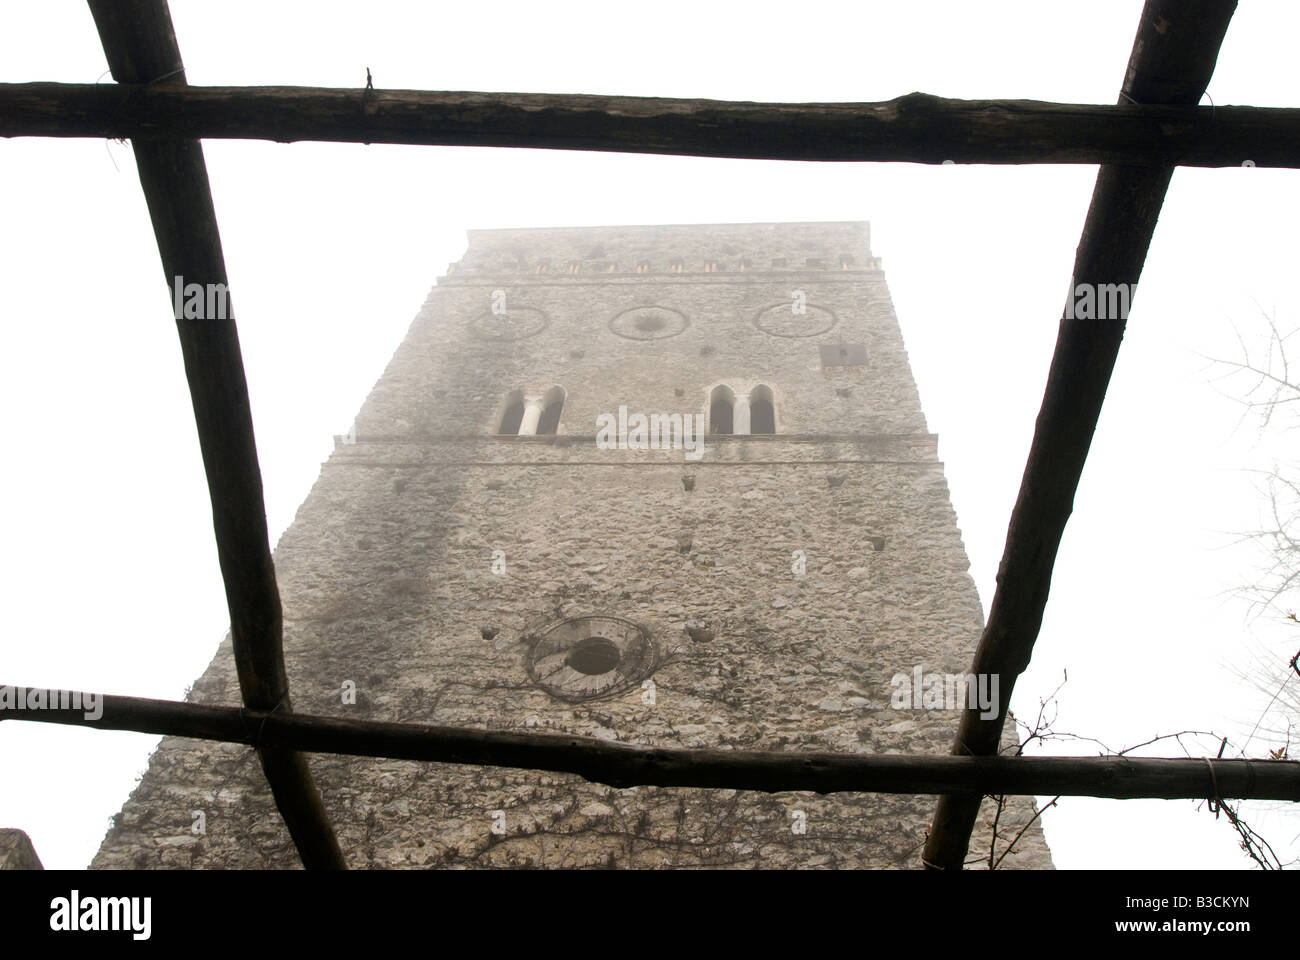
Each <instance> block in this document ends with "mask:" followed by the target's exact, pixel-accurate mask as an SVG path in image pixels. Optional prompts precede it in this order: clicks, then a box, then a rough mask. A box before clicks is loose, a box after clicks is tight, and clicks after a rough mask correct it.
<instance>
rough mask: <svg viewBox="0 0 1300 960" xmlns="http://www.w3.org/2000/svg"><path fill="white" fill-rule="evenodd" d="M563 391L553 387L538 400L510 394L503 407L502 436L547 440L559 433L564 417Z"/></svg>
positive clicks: (521, 392)
mask: <svg viewBox="0 0 1300 960" xmlns="http://www.w3.org/2000/svg"><path fill="white" fill-rule="evenodd" d="M564 398H565V392H564V388H563V387H561V386H554V387H551V389H549V390H547V391H546V393H545V394H544V395H543V396H541V397H526V396H524V393H523V391H522V390H511V391H510V392H509V393H508V394H506V398H505V403H504V404H503V405H502V412H501V421H500V426H499V427H498V429H497V434H498V435H501V436H510V437H513V436H520V437H531V436H534V435H536V436H549V435H554V434H555V433H556V432H558V431H559V429H560V415H561V414H562V413H564Z"/></svg>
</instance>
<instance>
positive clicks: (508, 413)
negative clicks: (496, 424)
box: [497, 390, 524, 437]
mask: <svg viewBox="0 0 1300 960" xmlns="http://www.w3.org/2000/svg"><path fill="white" fill-rule="evenodd" d="M523 421H524V395H523V394H522V393H520V392H519V391H518V390H512V391H510V393H509V394H508V395H507V396H506V406H505V412H504V413H502V414H501V427H500V429H498V430H497V433H498V434H501V435H502V436H510V437H513V436H516V435H518V433H519V424H521V423H523Z"/></svg>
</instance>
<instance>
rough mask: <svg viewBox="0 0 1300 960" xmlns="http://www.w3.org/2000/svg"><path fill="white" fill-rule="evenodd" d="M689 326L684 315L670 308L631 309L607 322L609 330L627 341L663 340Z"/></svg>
mask: <svg viewBox="0 0 1300 960" xmlns="http://www.w3.org/2000/svg"><path fill="white" fill-rule="evenodd" d="M689 324H690V321H689V320H687V319H686V315H685V314H684V313H681V312H679V311H677V310H674V309H672V308H671V307H633V308H632V309H630V310H624V311H623V312H622V313H620V314H619V315H618V316H616V317H615V318H614V319H613V320H611V321H609V329H610V330H612V331H614V333H616V334H618V335H619V336H620V337H626V338H627V339H628V340H663V339H666V338H667V337H675V336H677V334H679V333H681V332H682V331H683V330H685V329H686V327H687V326H688V325H689Z"/></svg>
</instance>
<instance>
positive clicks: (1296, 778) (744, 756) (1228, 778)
mask: <svg viewBox="0 0 1300 960" xmlns="http://www.w3.org/2000/svg"><path fill="white" fill-rule="evenodd" d="M59 693H60V691H45V692H44V694H43V700H42V701H41V702H43V703H45V704H50V703H58V702H59V700H58V697H57V695H58V694H59ZM81 696H82V700H81V701H80V703H81V706H80V707H79V708H78V709H0V720H35V721H42V722H46V723H60V724H72V725H76V726H83V727H93V728H95V729H98V730H136V731H139V732H142V733H157V734H164V735H167V736H175V737H190V738H194V739H199V740H219V741H225V742H228V743H242V744H246V745H249V746H254V745H258V746H260V747H261V748H262V749H267V748H276V749H279V750H283V751H308V752H314V753H334V754H347V755H349V756H360V757H384V758H388V759H392V760H422V761H432V762H436V763H463V764H470V765H474V766H486V767H510V768H514V769H522V770H542V771H551V772H558V773H573V774H577V775H578V776H580V777H583V778H584V779H586V780H590V781H593V782H595V783H605V784H609V785H610V786H613V787H620V788H621V787H633V786H659V787H708V788H717V789H726V790H758V791H764V792H768V793H775V792H778V791H787V790H810V791H813V792H815V793H845V792H861V793H904V794H918V793H919V794H939V793H951V792H954V791H964V792H968V793H969V795H970V796H971V798H972V799H973V800H974V801H976V802H978V800H979V799H980V798H981V797H982V796H984V795H986V794H994V795H998V794H1004V795H1057V794H1060V795H1061V796H1086V797H1110V798H1114V799H1135V798H1142V797H1146V798H1163V799H1168V800H1173V799H1214V798H1216V797H1218V798H1222V799H1225V800H1226V799H1243V800H1244V799H1260V800H1300V761H1287V760H1201V759H1190V760H1189V759H1150V758H1135V757H1001V756H991V757H958V756H949V755H943V754H939V755H935V756H907V755H887V756H870V755H863V754H839V753H785V752H763V751H755V750H713V749H700V750H687V749H681V748H657V747H641V746H633V745H630V744H623V743H611V742H609V741H606V740H597V739H594V738H590V739H589V738H585V737H570V736H557V735H554V734H543V733H503V732H494V731H488V730H472V729H463V728H457V727H435V726H428V725H424V724H414V723H384V722H378V721H366V720H345V719H340V718H337V717H319V716H311V715H307V714H300V713H279V712H275V713H271V712H266V711H258V710H241V709H240V708H238V707H218V706H205V705H202V704H194V703H179V702H174V701H170V700H148V699H143V698H140V697H117V696H106V695H100V694H94V695H90V696H92V697H93V698H94V699H91V700H87V699H85V698H86V696H87V695H85V694H82V695H81ZM23 702H24V703H25V704H30V703H33V702H36V701H35V699H34V698H33V697H32V696H31V695H30V693H24V697H23ZM63 702H64V703H67V702H69V700H64V701H63ZM87 705H93V709H88V708H87Z"/></svg>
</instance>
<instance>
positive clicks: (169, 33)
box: [90, 0, 344, 868]
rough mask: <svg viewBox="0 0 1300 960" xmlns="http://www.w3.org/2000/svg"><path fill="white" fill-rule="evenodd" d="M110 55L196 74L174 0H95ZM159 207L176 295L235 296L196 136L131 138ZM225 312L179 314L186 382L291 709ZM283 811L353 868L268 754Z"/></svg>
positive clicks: (247, 648)
mask: <svg viewBox="0 0 1300 960" xmlns="http://www.w3.org/2000/svg"><path fill="white" fill-rule="evenodd" d="M90 9H91V13H92V14H93V15H94V18H95V25H96V27H97V28H98V30H99V36H100V41H101V43H102V44H103V47H104V54H105V56H106V57H107V58H108V64H109V68H110V69H111V70H112V73H113V79H114V80H117V81H118V82H119V83H131V84H158V85H164V84H170V85H175V86H183V85H184V83H185V71H184V67H183V66H182V64H181V56H180V50H179V48H178V47H177V44H176V37H175V34H174V32H173V30H172V23H171V14H170V13H169V11H168V9H167V4H166V3H165V2H164V0H90ZM132 147H133V149H134V151H135V158H136V166H137V167H138V168H139V173H140V186H141V187H142V188H143V190H144V195H145V199H146V201H147V202H148V204H149V216H150V218H151V219H152V221H153V228H154V234H155V236H156V238H157V241H158V252H159V254H161V256H162V265H163V274H164V276H165V278H166V281H167V286H166V289H167V295H168V300H169V301H172V300H173V284H174V283H176V282H177V278H183V282H184V283H185V284H189V283H197V284H199V285H200V286H201V287H202V288H203V289H204V290H206V289H208V285H210V284H220V285H221V287H220V289H221V290H225V289H226V284H227V278H226V265H225V258H224V256H223V254H222V250H221V237H220V235H219V233H218V231H217V218H216V213H215V212H214V210H213V206H212V192H211V190H210V189H209V186H208V172H207V166H206V165H205V163H204V161H203V148H202V146H201V145H200V144H199V142H198V141H197V140H186V139H175V138H173V139H166V140H147V139H146V140H136V141H134V142H133V143H132ZM225 306H226V309H225V310H224V311H222V313H221V315H220V316H215V317H205V318H204V319H188V320H187V319H182V318H177V321H176V328H177V331H178V333H179V334H180V340H181V352H182V355H183V357H184V362H185V375H186V378H187V379H188V381H189V387H190V398H191V401H192V404H193V408H194V420H195V423H196V424H197V427H198V435H199V446H200V448H201V450H202V454H203V467H204V471H205V472H206V474H207V479H208V491H209V494H210V497H211V501H212V522H213V527H214V529H215V532H216V541H217V557H218V560H219V562H220V565H221V575H222V578H223V579H224V581H225V587H226V605H227V608H228V609H229V611H230V630H231V635H232V639H233V642H234V653H235V662H236V664H237V667H238V672H239V685H240V689H241V691H242V693H243V698H244V703H245V704H246V705H248V706H249V707H252V708H255V709H258V710H267V711H271V710H280V711H288V710H289V709H290V701H289V683H288V679H287V678H286V676H285V671H284V653H283V648H282V644H281V640H282V637H281V631H282V619H281V612H280V594H279V591H278V590H277V588H276V583H275V568H274V567H273V565H272V563H271V549H270V544H269V540H268V537H267V530H266V507H265V504H264V502H263V499H262V475H261V470H260V469H259V467H258V462H257V447H256V443H255V442H254V438H253V417H252V411H251V408H250V405H249V400H248V385H247V382H246V380H245V377H244V363H243V359H242V357H241V354H240V350H239V334H238V331H237V330H236V329H235V319H234V311H233V309H232V308H230V305H229V302H228V301H227V302H226V304H225ZM259 756H260V758H261V762H262V768H263V770H264V771H265V772H266V777H267V780H268V781H269V783H270V785H271V791H272V793H273V794H274V796H275V801H276V805H277V806H278V807H279V809H280V813H281V815H282V816H283V817H284V820H285V823H286V825H287V826H288V828H289V833H290V835H291V836H292V837H293V840H294V843H295V844H297V847H298V851H299V854H300V855H301V856H302V860H303V864H304V866H306V867H309V868H342V867H343V866H344V861H343V854H342V852H341V851H340V849H339V845H338V841H337V840H336V838H335V836H334V830H333V827H332V826H331V825H330V822H329V819H328V818H327V817H326V815H325V809H324V806H323V805H322V803H321V799H320V793H319V792H318V791H317V789H316V785H315V783H314V782H313V781H312V778H311V772H310V771H309V770H308V769H307V763H306V760H305V759H304V758H303V756H302V755H301V754H297V753H294V752H293V751H286V750H280V749H262V750H260V751H259Z"/></svg>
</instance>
